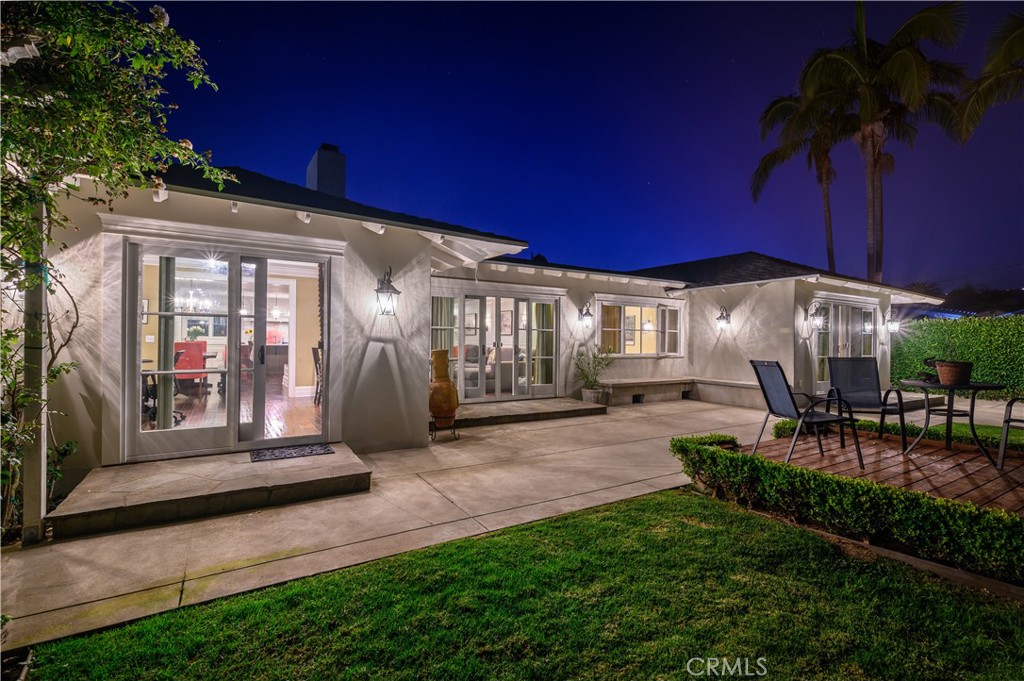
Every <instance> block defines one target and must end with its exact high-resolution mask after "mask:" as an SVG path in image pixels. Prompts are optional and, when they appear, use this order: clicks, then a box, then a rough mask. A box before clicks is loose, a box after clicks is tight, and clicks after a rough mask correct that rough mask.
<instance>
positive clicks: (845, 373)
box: [828, 357, 907, 451]
mask: <svg viewBox="0 0 1024 681" xmlns="http://www.w3.org/2000/svg"><path fill="white" fill-rule="evenodd" d="M828 376H829V380H830V382H831V383H832V387H831V388H830V389H829V396H830V397H831V396H833V394H834V396H835V397H838V398H841V399H842V400H844V401H845V402H846V403H847V404H849V405H850V407H851V408H852V409H853V412H854V413H855V414H878V416H879V419H878V438H879V439H881V438H882V432H883V431H884V430H885V417H886V416H889V415H893V414H895V415H896V416H899V418H900V437H901V439H902V441H903V451H907V424H906V421H905V419H904V416H903V393H902V392H900V391H899V390H897V389H895V388H889V389H888V390H886V391H885V395H882V386H881V383H880V382H879V380H878V364H877V363H876V362H875V358H874V357H829V358H828ZM894 393H895V395H896V404H889V397H890V396H891V395H893V394H894Z"/></svg>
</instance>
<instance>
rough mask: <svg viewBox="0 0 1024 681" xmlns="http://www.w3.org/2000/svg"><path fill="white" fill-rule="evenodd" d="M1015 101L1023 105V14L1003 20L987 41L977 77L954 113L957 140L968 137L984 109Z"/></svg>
mask: <svg viewBox="0 0 1024 681" xmlns="http://www.w3.org/2000/svg"><path fill="white" fill-rule="evenodd" d="M1015 101H1017V102H1024V10H1020V11H1017V12H1014V13H1013V14H1010V15H1009V16H1007V17H1006V18H1005V19H1003V21H1002V23H1001V24H1000V25H999V28H997V29H996V32H995V33H993V34H992V37H991V38H990V39H989V42H988V49H987V56H986V59H985V66H984V68H982V71H981V76H980V77H979V78H978V79H977V80H974V81H972V82H971V84H970V86H969V87H968V88H967V91H966V92H965V93H964V96H963V99H962V100H961V102H960V106H959V107H958V109H957V118H958V124H959V134H960V140H961V141H966V140H967V139H968V138H969V137H970V136H971V134H972V133H973V132H974V129H975V128H976V127H978V123H980V122H981V119H982V117H983V116H984V115H985V112H986V111H987V110H988V109H990V108H992V107H993V106H995V105H997V104H1009V103H1010V102H1015Z"/></svg>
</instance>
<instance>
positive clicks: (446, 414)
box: [429, 350, 459, 428]
mask: <svg viewBox="0 0 1024 681" xmlns="http://www.w3.org/2000/svg"><path fill="white" fill-rule="evenodd" d="M430 363H431V366H433V369H434V380H433V381H431V383H430V401H429V405H430V415H431V416H433V417H434V423H435V424H436V425H437V427H438V428H451V427H452V425H453V424H454V423H455V412H456V410H457V409H458V408H459V392H458V390H456V388H455V384H454V383H452V380H451V378H449V376H448V351H447V350H432V351H431V352H430Z"/></svg>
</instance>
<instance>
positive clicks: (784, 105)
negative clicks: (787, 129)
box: [757, 95, 800, 139]
mask: <svg viewBox="0 0 1024 681" xmlns="http://www.w3.org/2000/svg"><path fill="white" fill-rule="evenodd" d="M799 110H800V98H799V97H796V96H794V95H785V96H782V97H776V98H775V99H773V100H772V101H771V102H769V104H768V106H766V107H765V109H764V111H762V112H761V116H760V118H758V119H757V122H758V123H759V124H760V125H761V139H765V138H767V137H768V135H770V134H771V132H772V131H773V130H775V128H777V127H779V126H780V125H784V124H785V123H786V122H787V121H788V120H789V119H791V118H792V117H793V115H794V114H796V113H797V112H798V111H799Z"/></svg>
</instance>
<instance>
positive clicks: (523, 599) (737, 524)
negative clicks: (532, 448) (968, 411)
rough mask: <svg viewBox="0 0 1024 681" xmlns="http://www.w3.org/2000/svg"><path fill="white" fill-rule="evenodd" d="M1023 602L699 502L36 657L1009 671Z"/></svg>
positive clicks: (605, 668)
mask: <svg viewBox="0 0 1024 681" xmlns="http://www.w3.org/2000/svg"><path fill="white" fill-rule="evenodd" d="M1022 617H1024V606H1022V605H1021V604H1020V603H1016V602H1011V601H1006V600H1002V599H997V598H994V597H992V596H990V595H988V594H985V593H983V592H980V591H974V590H971V589H967V588H965V587H960V586H956V585H952V584H950V583H948V582H944V581H941V580H938V579H936V578H934V577H931V576H928V575H926V574H922V573H919V572H917V571H915V570H912V569H911V568H909V567H907V566H905V565H903V564H899V563H895V562H890V561H887V560H881V559H879V560H874V561H873V562H865V561H863V560H860V559H856V558H852V557H850V556H848V555H846V554H844V553H843V552H842V551H840V550H838V549H837V548H836V547H835V546H833V545H831V544H829V543H827V542H825V541H823V540H822V539H820V538H818V537H817V536H815V535H813V534H811V533H808V532H806V531H803V530H800V529H798V528H793V527H790V526H787V525H784V524H781V523H777V522H774V521H771V520H767V519H765V518H762V517H759V516H757V515H754V514H751V513H749V512H746V511H744V510H742V509H740V508H737V507H736V506H734V505H732V504H727V503H723V502H719V501H715V500H713V499H708V498H706V497H702V496H697V495H693V494H689V493H685V492H683V493H680V492H676V491H673V492H662V493H658V494H654V495H650V496H646V497H642V498H637V499H632V500H629V501H625V502H620V503H617V504H611V505H608V506H604V507H600V508H596V509H590V510H587V511H582V512H578V513H573V514H570V515H567V516H562V517H559V518H555V519H552V520H548V521H543V522H538V523H533V524H531V525H527V526H520V527H514V528H509V529H507V530H502V531H500V532H495V533H492V534H490V535H487V536H484V537H480V538H472V539H465V540H460V541H455V542H450V543H447V544H442V545H438V546H434V547H430V548H428V549H424V550H421V551H415V552H411V553H407V554H402V555H399V556H395V557H392V558H388V559H384V560H380V561H375V562H373V563H368V564H365V565H361V566H357V567H353V568H349V569H346V570H342V571H338V572H334V573H329V574H325V575H319V576H316V577H312V578H308V579H303V580H298V581H295V582H291V583H288V584H285V585H282V586H279V587H273V588H269V589H264V590H261V591H258V592H254V593H251V594H246V595H242V596H237V597H232V598H226V599H222V600H219V601H215V602H212V603H209V604H206V605H202V606H196V607H190V608H184V609H181V610H177V611H174V612H170V613H166V614H163V615H158V616H155V617H150V618H147V619H145V620H142V621H139V622H136V623H133V624H130V625H127V626H124V627H119V628H116V629H112V630H108V631H104V632H100V633H97V634H94V635H90V636H82V637H76V638H71V639H65V640H62V641H58V642H55V643H52V644H47V645H43V646H40V647H38V648H37V649H36V660H37V662H36V666H35V667H34V669H33V673H32V675H31V676H32V678H33V679H34V680H35V681H40V680H45V679H88V678H93V679H132V680H133V681H134V680H136V679H182V678H189V679H225V678H245V679H254V680H262V679H295V678H305V679H317V678H380V679H421V678H422V679H455V678H464V679H477V678H480V679H488V678H500V679H527V678H532V679H574V678H587V679H595V678H596V679H656V678H689V674H688V673H687V672H686V665H687V663H688V662H689V661H690V660H691V659H694V658H705V659H706V658H722V657H728V658H730V659H734V658H737V657H739V658H743V657H749V658H751V660H752V663H751V666H753V660H755V659H757V658H762V657H763V658H764V659H765V666H766V667H767V669H768V672H769V673H768V675H767V676H766V677H764V678H770V679H796V678H800V679H812V678H817V679H844V680H845V679H881V678H884V679H896V680H898V679H915V680H919V679H925V680H928V679H942V680H943V681H945V680H946V679H954V678H968V677H970V678H989V679H1005V678H1008V677H1012V675H1013V674H1016V673H1017V672H1019V670H1020V668H1021V664H1022V661H1024V627H1021V626H1020V622H1021V620H1022Z"/></svg>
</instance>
